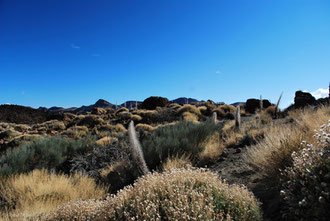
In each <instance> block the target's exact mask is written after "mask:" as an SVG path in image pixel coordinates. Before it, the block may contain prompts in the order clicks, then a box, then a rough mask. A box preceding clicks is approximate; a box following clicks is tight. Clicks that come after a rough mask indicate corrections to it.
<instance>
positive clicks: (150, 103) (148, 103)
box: [142, 97, 169, 110]
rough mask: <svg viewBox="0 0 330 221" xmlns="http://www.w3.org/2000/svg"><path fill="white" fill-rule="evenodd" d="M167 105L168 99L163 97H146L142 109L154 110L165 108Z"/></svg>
mask: <svg viewBox="0 0 330 221" xmlns="http://www.w3.org/2000/svg"><path fill="white" fill-rule="evenodd" d="M168 103H169V102H168V99H167V98H165V97H148V98H147V99H145V100H144V101H143V103H142V108H144V109H148V110H155V109H156V107H166V106H167V105H168Z"/></svg>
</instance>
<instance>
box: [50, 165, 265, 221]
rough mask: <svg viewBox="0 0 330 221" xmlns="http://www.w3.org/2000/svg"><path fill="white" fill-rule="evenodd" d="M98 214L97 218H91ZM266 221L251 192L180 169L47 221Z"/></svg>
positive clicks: (80, 204)
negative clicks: (262, 218) (262, 220)
mask: <svg viewBox="0 0 330 221" xmlns="http://www.w3.org/2000/svg"><path fill="white" fill-rule="evenodd" d="M87 211H93V212H87ZM73 219H75V220H261V213H260V208H259V203H258V202H257V200H256V199H255V198H254V196H253V194H252V193H250V192H249V191H248V190H247V189H246V188H244V187H240V186H237V185H231V186H230V185H228V184H226V183H225V182H222V181H221V179H220V177H219V176H218V175H216V174H215V173H212V172H210V171H208V170H205V169H194V168H191V167H190V168H180V169H172V170H166V171H165V172H163V173H157V172H154V173H153V174H147V175H146V176H144V177H142V178H140V179H138V181H137V182H136V183H135V184H134V185H133V186H128V187H126V188H124V189H123V190H121V191H120V192H118V193H117V194H116V195H112V196H111V197H109V198H107V200H106V201H88V202H86V201H78V202H72V203H69V204H67V205H66V206H64V207H62V208H60V209H58V210H57V211H55V212H54V213H52V214H50V215H49V216H48V217H47V220H73Z"/></svg>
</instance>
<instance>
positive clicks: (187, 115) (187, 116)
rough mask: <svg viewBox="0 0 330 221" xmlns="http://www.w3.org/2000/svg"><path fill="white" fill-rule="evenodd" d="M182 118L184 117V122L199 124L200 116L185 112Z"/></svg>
mask: <svg viewBox="0 0 330 221" xmlns="http://www.w3.org/2000/svg"><path fill="white" fill-rule="evenodd" d="M182 117H183V120H188V121H193V122H196V123H198V116H196V114H193V113H191V112H188V111H186V112H184V113H183V114H182Z"/></svg>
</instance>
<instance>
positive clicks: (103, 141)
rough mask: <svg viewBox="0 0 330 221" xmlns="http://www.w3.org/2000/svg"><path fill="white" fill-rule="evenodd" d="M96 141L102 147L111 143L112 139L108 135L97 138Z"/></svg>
mask: <svg viewBox="0 0 330 221" xmlns="http://www.w3.org/2000/svg"><path fill="white" fill-rule="evenodd" d="M96 143H97V144H98V145H100V146H102V147H105V146H107V145H110V144H111V143H112V139H111V137H109V136H106V137H102V138H101V139H98V140H97V141H96Z"/></svg>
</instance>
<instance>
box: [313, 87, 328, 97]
mask: <svg viewBox="0 0 330 221" xmlns="http://www.w3.org/2000/svg"><path fill="white" fill-rule="evenodd" d="M311 94H312V95H313V96H314V97H315V98H316V99H319V98H325V97H328V96H329V90H328V89H324V88H319V89H317V90H316V91H314V92H312V93H311Z"/></svg>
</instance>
